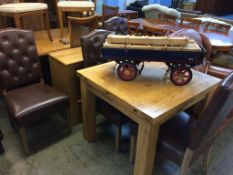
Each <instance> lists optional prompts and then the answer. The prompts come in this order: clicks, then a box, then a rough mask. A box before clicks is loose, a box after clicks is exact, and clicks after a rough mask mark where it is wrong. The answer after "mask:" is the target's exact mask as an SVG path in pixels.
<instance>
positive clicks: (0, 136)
mask: <svg viewBox="0 0 233 175" xmlns="http://www.w3.org/2000/svg"><path fill="white" fill-rule="evenodd" d="M2 139H3V134H2V131H1V129H0V154H2V153H4V149H3V146H2V142H1V141H2Z"/></svg>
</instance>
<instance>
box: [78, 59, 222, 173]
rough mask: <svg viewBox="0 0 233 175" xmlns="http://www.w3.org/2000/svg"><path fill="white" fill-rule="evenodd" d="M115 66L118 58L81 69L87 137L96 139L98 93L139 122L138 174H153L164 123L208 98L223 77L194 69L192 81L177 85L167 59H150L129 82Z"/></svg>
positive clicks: (135, 170) (84, 130)
mask: <svg viewBox="0 0 233 175" xmlns="http://www.w3.org/2000/svg"><path fill="white" fill-rule="evenodd" d="M114 66H115V63H114V62H109V63H106V64H102V65H98V66H95V67H91V68H87V69H83V70H79V71H77V75H78V76H79V77H80V81H81V97H82V111H83V134H84V138H85V139H86V140H87V141H89V142H91V141H94V140H95V139H96V119H95V96H98V97H100V98H101V99H103V100H105V101H106V102H108V103H109V104H111V105H112V106H113V107H115V108H116V109H118V110H120V111H121V112H122V113H124V114H125V115H126V116H128V117H129V118H130V119H132V120H133V121H134V122H136V123H138V125H139V130H138V141H137V148H136V159H135V165H134V175H142V174H143V175H152V171H153V167H154V159H155V154H156V145H157V137H158V133H159V127H160V125H161V124H163V123H164V122H166V121H167V120H169V119H170V118H171V117H172V116H174V115H175V114H177V113H178V112H180V111H183V110H185V109H187V108H188V107H190V106H192V105H194V104H196V103H197V102H199V101H201V100H203V99H204V98H206V97H207V95H208V94H209V93H210V92H211V91H212V90H214V89H215V87H216V86H217V84H218V83H219V81H220V80H219V79H217V78H214V77H211V76H208V75H206V74H203V73H200V72H196V71H193V73H194V74H193V79H192V81H191V82H190V83H189V84H188V85H186V86H182V87H180V86H175V85H173V84H172V83H171V82H170V81H169V80H168V81H166V80H164V75H165V72H166V69H167V67H166V65H165V64H164V63H146V64H145V67H144V71H143V72H142V74H141V75H140V76H139V77H138V78H136V79H135V80H134V81H132V82H127V81H122V80H119V79H118V78H116V75H115V73H114V72H113V68H114ZM116 85H117V86H116ZM152 94H153V95H152ZM168 94H169V95H168ZM142 104H143V105H142Z"/></svg>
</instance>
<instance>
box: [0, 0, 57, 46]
mask: <svg viewBox="0 0 233 175" xmlns="http://www.w3.org/2000/svg"><path fill="white" fill-rule="evenodd" d="M31 15H42V16H43V20H44V25H45V27H46V29H47V32H48V36H49V39H50V40H51V41H52V40H53V39H52V35H51V33H50V25H49V17H48V6H47V4H45V3H11V4H3V5H0V17H12V18H14V22H15V26H16V27H17V28H23V24H22V17H24V16H31Z"/></svg>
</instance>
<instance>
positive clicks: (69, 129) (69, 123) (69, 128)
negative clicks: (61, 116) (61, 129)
mask: <svg viewBox="0 0 233 175" xmlns="http://www.w3.org/2000/svg"><path fill="white" fill-rule="evenodd" d="M66 122H67V129H68V131H69V133H72V123H71V115H70V110H69V109H67V110H66Z"/></svg>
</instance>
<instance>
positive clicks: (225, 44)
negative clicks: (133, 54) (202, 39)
mask: <svg viewBox="0 0 233 175" xmlns="http://www.w3.org/2000/svg"><path fill="white" fill-rule="evenodd" d="M130 21H132V22H136V23H139V28H138V29H139V30H141V31H143V25H147V26H150V27H156V28H162V29H168V30H172V31H177V30H180V29H184V28H191V27H188V26H184V25H181V24H179V23H178V22H171V21H162V20H161V19H159V18H155V19H146V18H135V19H131V20H130ZM204 28H205V24H204V23H203V24H202V25H201V26H200V27H199V28H195V29H194V28H192V29H194V30H196V31H198V32H200V33H203V34H204V35H205V36H206V37H207V38H208V39H209V40H210V43H211V46H212V50H214V51H222V52H227V51H229V50H231V49H232V48H233V31H231V30H230V31H229V32H221V31H217V30H204Z"/></svg>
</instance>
